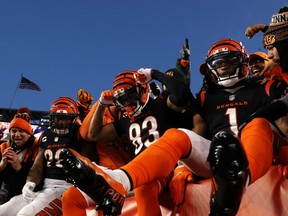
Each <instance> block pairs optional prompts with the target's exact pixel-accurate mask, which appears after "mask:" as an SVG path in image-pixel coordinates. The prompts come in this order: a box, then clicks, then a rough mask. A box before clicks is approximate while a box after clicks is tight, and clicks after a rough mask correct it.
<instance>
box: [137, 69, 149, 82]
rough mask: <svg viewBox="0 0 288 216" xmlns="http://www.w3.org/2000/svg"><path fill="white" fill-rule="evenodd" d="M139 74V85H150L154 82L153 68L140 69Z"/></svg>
mask: <svg viewBox="0 0 288 216" xmlns="http://www.w3.org/2000/svg"><path fill="white" fill-rule="evenodd" d="M137 72H138V74H137V75H136V77H135V78H136V81H137V82H138V83H140V84H143V83H149V82H150V81H151V80H152V68H140V69H139V70H138V71H137Z"/></svg>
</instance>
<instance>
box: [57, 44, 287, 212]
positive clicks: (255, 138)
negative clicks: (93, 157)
mask: <svg viewBox="0 0 288 216" xmlns="http://www.w3.org/2000/svg"><path fill="white" fill-rule="evenodd" d="M204 66H205V67H204V70H202V72H203V74H204V75H205V76H206V78H207V84H208V85H207V87H208V88H206V90H205V91H204V90H203V92H201V93H200V94H199V98H198V101H199V106H200V110H201V111H203V112H202V115H203V117H204V118H205V119H206V121H207V124H208V126H209V131H210V132H211V133H212V135H213V139H212V142H211V141H209V140H207V139H204V138H203V137H201V136H199V135H198V134H195V133H194V132H193V131H190V130H187V129H169V130H167V131H166V132H165V133H164V135H163V136H162V137H160V138H159V139H158V140H157V141H156V142H154V143H153V145H151V146H150V147H149V148H147V149H146V150H145V151H143V152H142V153H141V154H139V155H138V156H137V157H136V158H135V159H133V160H132V161H131V162H129V163H128V164H127V165H125V166H123V167H121V168H120V169H118V170H113V171H112V172H109V173H108V174H107V173H105V172H103V171H102V170H101V169H99V168H98V167H95V166H94V167H92V166H91V165H90V164H89V163H87V161H84V160H82V159H81V158H80V157H78V156H75V154H73V152H69V151H65V152H64V153H63V154H62V156H61V157H62V163H63V164H65V165H64V167H65V169H67V170H68V171H69V172H70V173H71V174H73V173H78V174H81V175H80V176H81V178H77V176H79V175H77V176H75V175H74V177H75V178H74V179H75V181H76V182H81V181H82V180H83V181H86V182H90V184H91V185H93V187H92V186H91V191H90V194H89V195H90V196H92V197H95V198H97V199H96V200H97V201H98V205H101V206H102V208H107V209H110V211H113V210H115V209H117V210H118V212H119V208H121V206H122V205H123V199H124V197H125V193H127V192H128V191H131V190H133V189H135V188H137V187H140V186H141V185H143V184H147V183H149V182H151V181H154V180H155V179H161V178H163V177H165V176H167V175H168V174H169V172H170V170H171V169H173V167H174V166H175V163H176V162H177V161H178V160H179V159H181V161H183V162H184V163H185V164H186V165H187V166H189V168H190V169H191V170H192V171H193V173H196V174H198V175H200V176H210V177H211V176H212V177H213V190H212V193H211V205H210V206H211V207H210V208H211V212H210V215H235V214H236V213H237V211H238V208H239V205H240V203H241V199H242V194H243V192H244V189H245V187H246V186H247V185H248V184H252V183H253V182H255V181H256V180H257V179H259V178H261V177H262V176H263V175H264V174H265V173H266V172H267V171H268V170H269V168H270V167H271V164H272V159H273V154H277V153H278V152H277V150H278V148H277V147H278V146H279V145H281V144H283V142H284V141H283V139H282V137H281V135H279V133H278V130H277V129H276V128H275V127H274V126H273V125H272V124H270V123H269V122H268V121H267V120H265V119H263V118H255V119H254V120H252V121H251V122H250V123H248V124H247V125H246V126H245V127H244V128H243V129H242V131H241V133H239V126H240V124H241V123H243V122H244V121H245V120H246V118H247V117H249V116H250V115H251V114H252V113H253V112H255V111H256V110H257V109H259V108H260V107H262V106H264V105H266V104H269V103H271V101H272V100H273V99H275V98H279V97H280V96H281V95H282V93H283V92H284V90H285V88H286V85H285V84H283V83H281V82H280V81H279V82H278V81H275V80H271V81H269V82H267V83H266V84H265V85H261V84H260V83H258V84H257V83H251V80H247V79H245V74H246V72H247V52H246V50H245V48H244V46H243V45H242V43H240V42H238V41H235V40H232V39H222V40H219V41H217V42H216V43H215V44H213V45H212V47H211V49H210V50H209V52H208V55H207V59H206V62H205V65H204ZM202 69H203V68H202ZM142 72H143V74H144V75H145V76H146V78H149V75H150V72H149V71H142ZM248 89H249V90H248ZM207 157H208V161H207ZM93 170H94V171H96V172H93ZM87 184H88V183H86V185H87ZM100 188H101V190H99V189H100ZM86 190H87V188H86ZM115 197H117V199H114V198H115Z"/></svg>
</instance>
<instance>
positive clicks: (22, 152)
mask: <svg viewBox="0 0 288 216" xmlns="http://www.w3.org/2000/svg"><path fill="white" fill-rule="evenodd" d="M22 108H23V109H22ZM29 113H30V110H29V109H28V108H27V107H25V109H24V107H21V108H20V109H19V110H18V112H17V114H16V115H15V116H14V118H13V120H12V121H11V122H10V125H9V136H10V139H9V141H7V142H4V143H2V144H1V145H0V160H1V161H0V184H1V189H0V204H3V203H5V202H6V201H8V200H9V199H10V198H12V197H13V196H15V195H18V194H21V193H22V188H23V186H24V185H25V182H26V178H27V175H28V171H29V170H30V168H31V167H32V164H33V162H34V159H35V157H36V155H37V153H38V144H37V143H38V142H37V139H36V138H35V137H34V135H33V130H32V127H31V125H30V124H29V121H30V119H31V118H30V115H29Z"/></svg>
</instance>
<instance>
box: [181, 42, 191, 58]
mask: <svg viewBox="0 0 288 216" xmlns="http://www.w3.org/2000/svg"><path fill="white" fill-rule="evenodd" d="M185 42H186V43H185V45H184V44H183V45H182V49H181V50H180V53H181V56H182V58H183V59H184V60H189V59H190V47H189V41H188V38H186V41H185Z"/></svg>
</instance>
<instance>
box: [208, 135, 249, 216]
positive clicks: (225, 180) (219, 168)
mask: <svg viewBox="0 0 288 216" xmlns="http://www.w3.org/2000/svg"><path fill="white" fill-rule="evenodd" d="M207 160H208V162H209V163H210V167H211V171H212V176H213V178H212V191H211V197H210V214H209V215H210V216H212V215H213V216H214V215H215V216H216V215H217V216H218V215H221V216H222V215H226V216H228V215H229V216H232V215H236V213H237V211H238V209H239V206H240V203H241V199H242V195H243V193H244V190H245V188H246V184H247V179H248V175H249V169H248V160H247V157H246V154H245V151H244V149H243V147H242V145H241V143H240V140H239V139H238V137H236V136H235V135H234V134H232V133H230V132H226V131H220V132H218V133H217V134H216V135H215V136H214V138H213V140H212V142H211V146H210V152H209V155H208V159H207Z"/></svg>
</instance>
